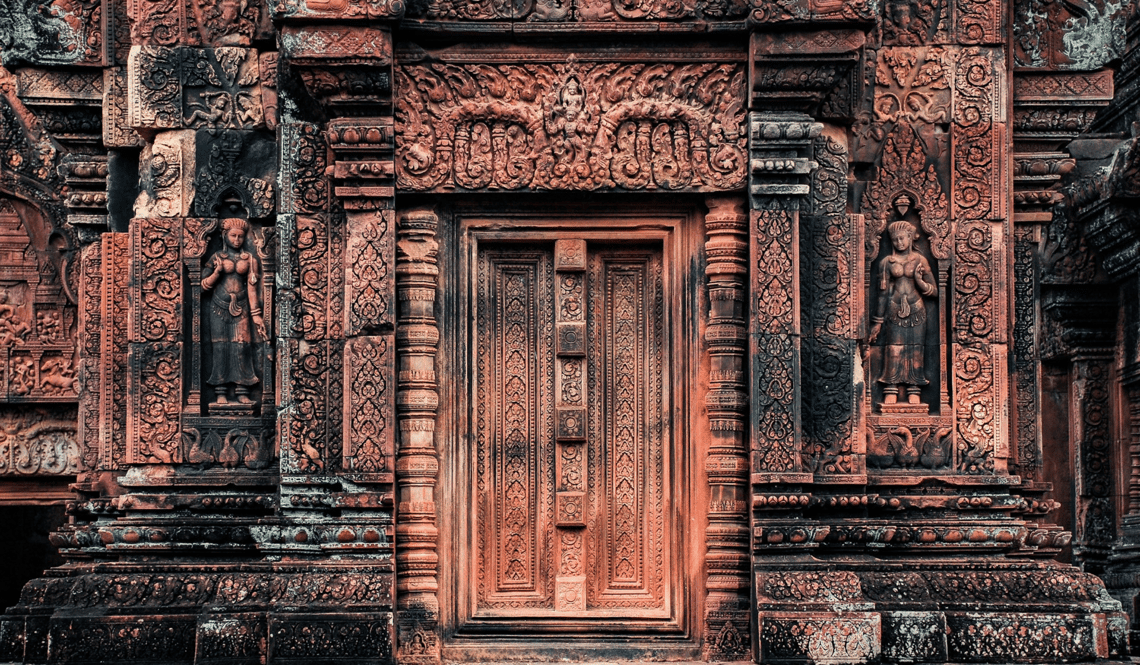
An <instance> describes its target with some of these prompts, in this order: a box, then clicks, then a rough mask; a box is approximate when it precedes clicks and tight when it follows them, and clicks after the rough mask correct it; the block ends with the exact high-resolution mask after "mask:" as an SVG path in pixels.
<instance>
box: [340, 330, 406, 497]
mask: <svg viewBox="0 0 1140 665" xmlns="http://www.w3.org/2000/svg"><path fill="white" fill-rule="evenodd" d="M395 352H396V350H395V344H394V340H393V338H392V336H391V335H384V336H376V337H357V338H354V339H350V340H349V341H348V342H347V344H346V346H345V354H344V362H345V366H344V372H345V379H346V382H347V388H348V389H347V390H345V400H346V401H345V410H346V413H345V416H344V421H345V423H346V424H347V425H348V427H347V429H346V433H347V438H346V440H345V444H344V458H345V468H346V469H351V470H352V471H356V472H359V473H375V474H380V473H389V474H390V473H392V471H393V462H392V455H393V453H394V450H395V438H396V437H395V431H396V423H395V416H394V414H393V402H392V399H393V394H394V391H393V388H394V387H393V386H391V385H390V384H389V381H391V380H392V377H393V376H394V368H395V361H394V358H395Z"/></svg>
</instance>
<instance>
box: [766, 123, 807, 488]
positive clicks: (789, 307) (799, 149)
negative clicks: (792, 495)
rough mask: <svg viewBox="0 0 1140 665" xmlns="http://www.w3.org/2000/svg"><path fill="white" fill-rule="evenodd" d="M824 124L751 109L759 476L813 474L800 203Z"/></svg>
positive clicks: (783, 478)
mask: <svg viewBox="0 0 1140 665" xmlns="http://www.w3.org/2000/svg"><path fill="white" fill-rule="evenodd" d="M822 130H823V126H822V125H820V124H818V123H814V122H812V121H811V119H810V118H809V117H807V116H805V115H800V114H764V113H753V114H752V117H751V141H752V147H751V149H752V159H751V168H750V171H751V176H752V177H751V185H750V188H751V190H750V191H751V221H750V229H749V238H750V242H751V248H752V249H751V260H752V263H751V265H750V267H749V289H750V292H751V293H750V298H751V299H750V301H749V336H750V347H749V355H750V357H751V358H752V367H751V385H750V388H751V395H752V399H751V403H752V445H751V450H752V453H751V454H752V463H751V469H752V482H753V484H756V483H773V482H775V483H781V482H793V483H794V482H806V481H808V480H810V478H811V476H810V474H808V473H805V471H804V467H803V463H802V459H801V454H802V429H801V423H800V411H801V403H800V402H801V395H800V390H801V386H800V381H799V374H800V291H799V275H800V269H799V252H798V247H799V233H800V228H799V227H800V223H799V219H800V208H801V205H802V203H803V197H804V196H805V195H807V194H808V193H809V192H810V188H811V186H810V185H809V184H808V183H807V176H808V174H809V173H811V171H812V170H813V169H814V168H815V166H816V164H815V162H814V161H812V159H811V156H812V154H811V149H812V141H813V139H814V138H815V137H817V136H819V135H820V132H821V131H822Z"/></svg>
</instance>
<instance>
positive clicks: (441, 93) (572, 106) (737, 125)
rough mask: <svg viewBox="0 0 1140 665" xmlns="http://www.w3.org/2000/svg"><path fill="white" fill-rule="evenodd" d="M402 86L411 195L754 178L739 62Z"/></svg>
mask: <svg viewBox="0 0 1140 665" xmlns="http://www.w3.org/2000/svg"><path fill="white" fill-rule="evenodd" d="M397 86H399V88H400V89H401V90H406V91H408V92H407V95H402V96H401V97H400V98H399V99H398V100H397V102H396V131H397V134H398V135H399V136H400V140H398V141H397V144H398V146H399V147H398V149H397V154H396V170H397V184H398V185H399V186H401V187H404V188H407V189H410V190H434V189H438V188H441V187H451V186H457V187H460V188H462V189H470V190H481V189H512V190H513V189H577V190H583V189H585V190H592V189H611V188H614V189H630V190H640V189H664V190H701V191H717V190H730V189H736V188H738V187H740V186H741V185H742V184H743V182H744V175H745V162H746V158H745V141H746V138H747V136H746V134H745V130H744V109H743V105H742V99H743V98H742V95H743V86H744V71H743V69H742V68H741V67H739V66H736V65H729V64H714V63H705V64H692V65H673V64H655V65H646V64H621V65H615V64H609V65H592V64H581V65H579V64H571V65H523V66H514V65H500V66H488V67H461V66H454V65H442V64H440V65H408V66H403V67H400V68H398V69H397Z"/></svg>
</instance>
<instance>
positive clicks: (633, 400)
mask: <svg viewBox="0 0 1140 665" xmlns="http://www.w3.org/2000/svg"><path fill="white" fill-rule="evenodd" d="M666 244H667V243H666V240H665V239H664V238H663V237H662V236H661V235H660V234H657V235H656V236H654V235H653V234H650V235H649V236H648V237H642V238H638V237H637V234H636V233H628V234H621V236H620V237H617V235H616V234H602V235H598V236H594V237H589V236H582V235H578V236H574V235H571V234H569V233H567V234H557V233H546V234H543V235H541V236H537V237H536V236H534V235H531V236H527V235H526V234H519V235H518V236H517V237H511V236H510V234H505V235H504V234H501V233H500V234H496V236H495V237H494V238H488V239H483V240H481V241H479V242H477V243H475V245H474V247H473V255H472V259H473V261H472V267H473V268H474V274H473V275H472V277H471V282H472V284H471V293H472V296H473V297H472V298H471V300H472V302H473V303H474V306H473V310H474V311H472V312H470V314H471V318H472V321H471V327H470V342H471V343H470V349H471V354H472V357H471V368H472V372H471V373H472V375H473V378H474V381H473V384H474V385H473V387H472V393H473V394H472V395H471V406H472V409H471V411H472V413H471V416H470V422H471V426H470V431H471V434H472V437H471V438H472V439H473V440H472V442H471V445H472V460H471V461H472V465H473V467H474V468H473V469H472V471H473V474H472V475H473V480H474V487H473V488H472V490H471V491H472V497H471V498H472V505H471V511H472V512H471V515H470V525H471V530H470V536H471V538H472V541H473V542H472V544H471V549H472V550H473V552H472V554H473V557H472V560H471V563H472V565H473V567H474V570H473V571H472V572H473V575H469V576H467V577H468V580H469V582H468V585H469V586H470V587H471V588H468V590H467V591H468V597H469V599H470V602H469V604H468V609H469V611H470V613H469V615H468V617H467V618H468V620H469V621H468V625H469V626H470V625H479V624H480V623H482V622H489V623H484V625H493V624H494V623H495V621H496V620H499V621H500V622H501V620H503V619H510V620H512V625H514V626H519V625H522V624H520V623H519V622H518V620H519V619H527V618H530V619H534V620H535V621H536V622H537V623H534V624H529V625H531V626H535V625H543V624H545V625H546V626H548V627H556V626H558V625H563V626H569V625H571V624H569V623H566V620H567V619H573V620H574V622H576V624H575V625H577V626H578V628H579V629H580V628H581V627H582V625H583V624H582V622H585V623H586V624H588V625H592V626H593V627H599V626H604V625H606V624H607V622H609V624H610V625H611V627H612V628H613V629H615V630H616V629H619V628H621V627H626V628H628V627H629V626H630V625H631V624H629V623H628V622H623V620H636V621H649V622H652V621H653V620H654V619H657V620H659V621H660V620H666V619H669V618H670V617H671V616H672V609H673V608H672V604H673V603H674V602H675V596H674V592H675V591H676V588H677V584H678V574H677V565H676V563H677V562H675V561H674V560H673V559H674V554H673V548H672V547H671V545H672V543H673V539H674V538H676V537H677V536H678V534H677V533H676V532H675V531H676V526H675V524H674V522H675V519H673V518H671V516H672V515H674V506H673V505H672V503H671V502H672V500H673V491H672V487H671V485H672V481H671V468H672V467H671V465H672V464H673V457H674V455H673V440H674V431H673V430H674V427H673V423H672V421H671V420H670V412H671V407H670V395H669V389H670V386H669V383H670V379H669V377H670V376H671V366H670V363H671V358H670V357H669V354H668V353H667V351H666V349H667V347H668V343H669V339H670V334H669V333H670V330H669V328H670V321H671V320H672V319H673V318H674V316H673V313H672V311H671V304H670V303H673V302H674V301H675V299H673V298H671V297H670V294H669V292H668V291H669V283H668V281H669V280H667V279H665V277H664V275H665V274H666V271H667V266H666V256H665V253H664V248H665V246H666ZM591 622H592V623H591ZM500 625H501V624H500Z"/></svg>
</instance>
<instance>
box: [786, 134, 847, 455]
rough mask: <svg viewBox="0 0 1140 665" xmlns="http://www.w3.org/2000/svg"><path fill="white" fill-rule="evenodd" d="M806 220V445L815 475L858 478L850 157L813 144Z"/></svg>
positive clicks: (835, 145) (830, 144) (832, 145)
mask: <svg viewBox="0 0 1140 665" xmlns="http://www.w3.org/2000/svg"><path fill="white" fill-rule="evenodd" d="M814 157H815V161H816V162H817V163H818V164H819V168H818V169H816V171H815V172H813V174H812V183H811V185H812V188H811V189H812V199H811V204H812V205H811V210H810V214H807V215H805V216H803V217H802V218H801V227H802V228H801V233H800V238H801V242H802V243H803V247H802V248H801V252H800V253H801V258H800V261H801V269H802V271H803V272H802V279H801V291H802V295H801V297H802V298H803V304H802V313H803V322H802V329H803V331H804V339H803V341H802V344H803V353H804V359H803V360H804V362H803V366H802V371H803V377H802V382H803V410H804V445H805V451H807V452H808V454H809V455H810V466H811V468H812V470H813V471H815V472H816V473H827V474H831V473H852V472H857V471H858V470H859V464H858V460H857V458H855V457H853V456H852V453H853V452H855V450H856V448H857V447H856V446H855V442H856V439H855V438H854V437H855V436H856V435H857V432H858V429H857V427H856V425H857V424H858V404H859V399H860V395H859V394H858V392H857V391H858V386H856V385H855V373H854V366H853V362H854V358H855V340H856V339H857V338H858V336H859V328H860V326H859V323H858V311H857V310H858V306H859V303H860V296H859V294H861V293H862V288H861V281H862V274H863V270H862V263H863V259H862V242H861V240H860V238H859V236H860V235H861V233H862V228H860V226H861V220H860V219H859V218H857V217H852V216H849V215H848V214H847V212H846V210H847V150H846V149H845V146H843V145H842V144H840V143H839V142H837V141H835V140H834V139H831V138H829V137H820V138H817V139H816V140H815V145H814Z"/></svg>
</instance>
